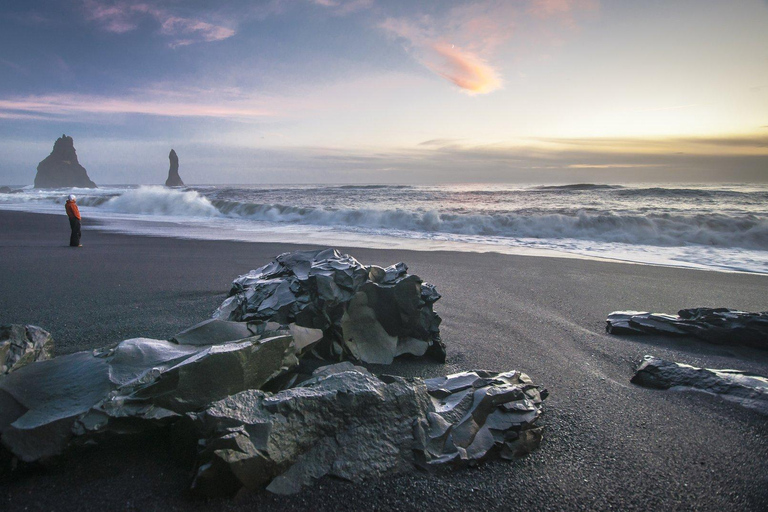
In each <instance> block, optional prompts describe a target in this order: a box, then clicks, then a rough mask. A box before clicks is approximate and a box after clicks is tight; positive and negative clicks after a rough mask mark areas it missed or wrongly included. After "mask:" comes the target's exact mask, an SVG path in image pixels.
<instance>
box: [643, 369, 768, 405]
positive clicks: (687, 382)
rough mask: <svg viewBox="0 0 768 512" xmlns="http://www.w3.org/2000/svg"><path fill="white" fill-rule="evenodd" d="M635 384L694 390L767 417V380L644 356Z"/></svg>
mask: <svg viewBox="0 0 768 512" xmlns="http://www.w3.org/2000/svg"><path fill="white" fill-rule="evenodd" d="M632 382H633V383H635V384H639V385H641V386H645V387H649V388H655V389H670V388H683V389H694V390H698V391H703V392H705V393H710V394H714V395H718V396H720V397H722V398H724V399H725V400H728V401H731V402H735V403H737V404H739V405H741V406H742V407H747V408H749V409H753V410H755V411H758V412H760V413H762V414H766V415H768V378H766V377H763V376H762V375H755V374H752V373H747V372H742V371H739V370H715V369H709V368H696V367H694V366H690V365H687V364H682V363H675V362H671V361H665V360H663V359H659V358H656V357H653V356H645V357H644V358H643V362H642V363H641V364H640V366H639V367H638V368H637V371H636V373H635V375H634V377H632Z"/></svg>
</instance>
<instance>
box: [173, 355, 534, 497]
mask: <svg viewBox="0 0 768 512" xmlns="http://www.w3.org/2000/svg"><path fill="white" fill-rule="evenodd" d="M545 397H546V392H545V391H543V390H541V391H540V390H539V389H538V388H537V387H536V386H534V385H533V384H532V383H531V381H530V379H528V377H527V376H526V375H524V374H521V373H518V372H507V373H491V372H485V371H473V372H464V373H460V374H456V375H449V376H447V377H440V378H437V379H429V380H426V381H423V380H421V379H403V378H401V377H391V376H384V377H381V378H377V377H375V376H373V375H371V374H370V373H369V372H368V371H367V370H365V369H364V368H360V367H357V366H353V365H352V364H351V363H349V362H345V363H339V364H336V365H332V366H325V367H322V368H319V369H318V370H316V371H315V373H314V374H313V376H312V378H311V379H310V380H308V381H305V382H303V383H302V384H301V385H300V386H299V387H296V388H292V389H288V390H285V391H281V392H279V393H277V394H271V393H265V392H263V391H258V390H248V391H243V392H242V393H238V394H236V395H233V396H230V397H228V398H225V399H224V400H221V401H219V402H217V403H215V404H212V405H211V407H209V408H208V409H207V410H206V411H205V412H203V413H199V414H189V415H187V418H188V419H187V420H186V421H187V422H188V424H189V425H188V426H187V428H188V429H192V430H194V431H197V432H198V436H199V437H200V438H201V440H200V442H199V444H198V446H199V447H200V448H201V452H200V455H199V464H198V469H197V473H196V477H195V480H194V482H193V489H194V490H195V491H197V492H199V493H202V494H206V495H221V494H231V493H234V492H235V491H237V490H238V489H239V488H240V487H242V486H245V487H246V488H248V489H250V490H258V489H263V488H264V487H266V489H267V490H269V491H271V492H274V493H277V494H290V493H295V492H298V491H299V490H301V488H302V487H303V486H306V485H311V484H312V483H313V482H314V481H315V480H316V479H318V478H320V477H322V476H325V475H331V476H334V477H337V478H343V479H345V480H349V481H352V482H361V481H363V480H365V479H368V478H376V477H380V476H382V475H384V474H388V473H398V472H407V471H413V470H415V469H416V468H417V467H422V468H427V467H435V466H442V465H445V464H449V465H451V466H455V465H464V464H469V463H474V462H476V461H480V460H483V459H485V458H487V457H490V456H493V455H500V456H502V457H504V458H512V457H514V456H519V455H523V454H526V453H528V452H529V451H531V450H533V449H535V448H536V447H537V446H538V444H539V442H540V440H541V430H540V428H537V427H534V422H535V421H536V419H537V418H538V416H539V415H540V413H541V401H542V399H543V398H545Z"/></svg>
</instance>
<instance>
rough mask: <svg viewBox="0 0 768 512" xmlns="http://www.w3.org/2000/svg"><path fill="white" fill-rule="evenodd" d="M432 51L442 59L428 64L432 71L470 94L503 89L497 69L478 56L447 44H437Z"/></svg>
mask: <svg viewBox="0 0 768 512" xmlns="http://www.w3.org/2000/svg"><path fill="white" fill-rule="evenodd" d="M432 50H434V52H435V54H436V55H437V56H439V57H442V59H441V60H440V61H438V62H427V63H426V65H427V67H429V68H430V69H432V71H434V72H435V73H437V74H438V75H440V76H442V77H443V78H445V79H447V80H450V81H451V82H453V83H454V84H455V85H457V86H458V87H460V88H461V89H462V90H463V91H465V92H467V93H469V94H486V93H489V92H492V91H495V90H496V89H498V88H500V87H501V79H500V78H499V76H498V74H497V72H496V70H495V69H493V68H492V67H491V66H489V65H488V64H487V63H486V62H485V61H483V60H482V59H481V58H480V57H478V56H477V55H474V54H473V53H471V52H467V51H464V50H462V49H460V48H456V47H455V45H449V44H448V43H445V42H440V43H435V44H433V45H432Z"/></svg>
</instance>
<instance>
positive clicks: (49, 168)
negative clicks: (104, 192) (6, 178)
mask: <svg viewBox="0 0 768 512" xmlns="http://www.w3.org/2000/svg"><path fill="white" fill-rule="evenodd" d="M69 187H79V188H96V184H95V183H94V182H93V181H91V179H90V178H89V177H88V173H87V172H86V170H85V167H83V166H82V165H80V162H78V161H77V153H76V152H75V143H74V140H72V137H67V136H66V135H62V136H61V137H60V138H59V139H57V140H56V143H55V144H54V145H53V151H51V154H50V155H48V156H47V157H46V159H45V160H43V161H42V162H40V163H39V164H38V166H37V175H36V176H35V188H69Z"/></svg>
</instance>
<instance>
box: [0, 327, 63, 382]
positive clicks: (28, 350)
mask: <svg viewBox="0 0 768 512" xmlns="http://www.w3.org/2000/svg"><path fill="white" fill-rule="evenodd" d="M52 357H53V337H52V336H51V334H50V333H49V332H48V331H46V330H44V329H42V328H40V327H37V326H36V325H20V324H7V325H0V375H2V374H7V373H10V372H12V371H14V370H18V369H19V368H21V367H23V366H25V365H27V364H29V363H33V362H35V361H43V360H46V359H51V358H52Z"/></svg>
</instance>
